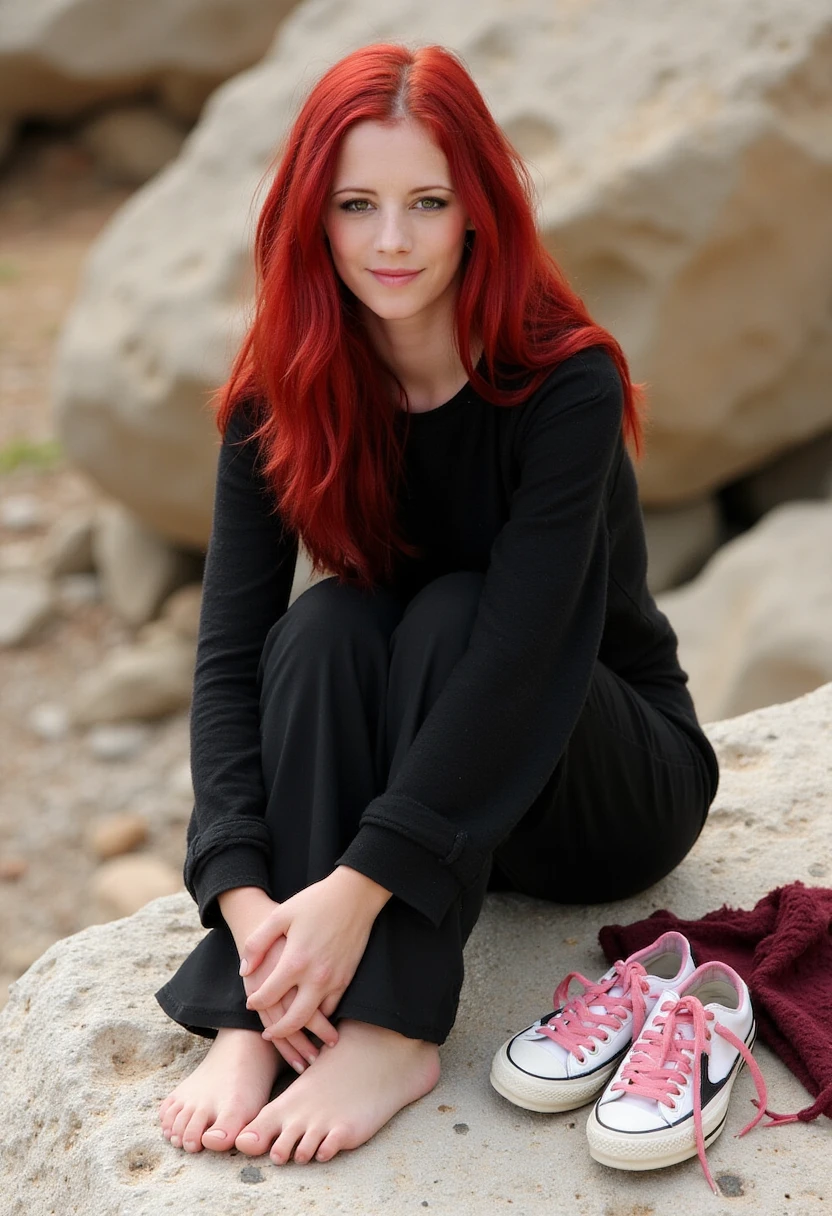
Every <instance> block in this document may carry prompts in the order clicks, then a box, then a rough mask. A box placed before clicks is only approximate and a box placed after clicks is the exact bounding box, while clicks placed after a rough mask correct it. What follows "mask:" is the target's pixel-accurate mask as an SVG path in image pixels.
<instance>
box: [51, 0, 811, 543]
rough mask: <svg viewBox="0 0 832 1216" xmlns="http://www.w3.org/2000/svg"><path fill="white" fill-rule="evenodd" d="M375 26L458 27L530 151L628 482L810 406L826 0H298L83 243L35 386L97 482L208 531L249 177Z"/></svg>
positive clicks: (678, 481) (544, 222) (409, 34)
mask: <svg viewBox="0 0 832 1216" xmlns="http://www.w3.org/2000/svg"><path fill="white" fill-rule="evenodd" d="M385 38H387V39H395V40H403V41H408V40H411V41H420V42H425V41H437V42H441V43H445V44H447V45H449V46H452V47H454V48H455V49H457V50H458V51H459V52H460V53H461V54H462V55H463V56H464V58H465V60H466V61H467V63H468V65H469V66H470V69H471V71H472V72H473V74H474V76H475V78H476V79H477V81H478V82H479V84H480V85H481V87H482V89H483V91H484V93H485V96H486V97H487V98H488V101H489V104H490V105H491V107H492V109H493V112H494V114H495V116H496V118H497V120H498V121H499V122H500V123H501V124H502V125H503V127H504V128H505V130H506V132H507V133H508V135H509V137H510V138H511V139H512V140H513V141H514V143H515V144H516V145H517V147H518V149H519V150H520V152H521V153H522V154H523V155H524V156H525V157H526V158H527V160H528V161H529V162H530V164H531V165H532V168H533V171H534V174H535V175H536V178H537V180H538V182H539V185H540V187H541V193H542V196H543V205H542V208H541V212H540V221H541V227H542V231H543V234H544V238H545V240H546V242H547V245H548V246H550V247H551V248H552V249H553V250H554V251H555V253H556V254H557V256H558V257H559V259H560V260H561V261H562V263H563V265H564V267H565V269H566V271H567V273H568V274H569V275H570V276H571V278H572V280H573V281H574V283H575V286H576V287H577V288H578V290H579V291H580V292H581V294H582V295H583V296H584V297H585V299H586V301H587V303H588V305H589V306H590V307H591V308H592V309H593V310H594V312H595V313H596V315H597V316H598V319H599V320H600V321H601V322H603V323H604V324H607V325H609V326H610V327H611V328H612V329H613V331H614V332H615V333H616V335H617V336H618V337H619V338H620V339H621V341H622V342H623V345H624V347H625V349H626V350H627V353H628V354H629V356H630V358H631V361H632V366H633V371H634V374H635V376H636V378H637V379H640V380H645V381H646V382H647V383H648V384H649V386H650V395H651V401H652V411H651V417H652V425H651V433H650V444H649V453H648V456H647V458H646V460H645V463H644V465H643V466H642V469H641V472H640V479H641V486H642V493H643V496H644V500H645V502H649V503H650V504H652V505H657V504H671V503H675V502H683V501H686V500H689V499H691V498H693V497H696V496H697V495H699V494H702V493H704V492H706V491H707V490H709V489H711V488H713V487H714V486H717V485H720V484H723V483H725V482H727V481H729V480H731V479H732V478H733V477H735V476H737V475H739V474H740V473H741V472H742V471H744V470H747V469H750V468H754V467H757V466H759V465H760V464H761V462H762V461H764V460H766V459H767V458H769V457H770V456H771V455H773V454H776V453H777V452H778V451H779V450H780V449H782V448H783V447H785V446H787V445H790V444H794V443H797V442H799V441H801V440H803V439H805V438H807V437H809V436H811V435H812V434H816V433H818V432H820V431H821V430H823V429H826V428H828V426H829V424H830V420H831V419H832V402H831V401H830V396H829V393H828V384H829V382H830V379H832V319H830V313H829V309H828V306H827V301H828V284H829V280H830V274H832V227H830V225H829V223H828V215H829V213H830V210H832V139H830V136H829V131H830V130H832V121H830V113H832V84H830V81H832V49H830V48H832V12H830V8H829V5H828V3H826V0H793V2H792V3H790V4H789V5H788V6H784V5H783V4H782V3H780V0H757V3H755V4H753V5H750V4H737V5H725V4H723V3H721V2H720V0H701V2H700V3H699V4H698V5H696V6H691V5H685V4H682V3H674V4H668V3H666V2H665V0H637V2H634V3H631V4H628V5H626V6H622V5H621V4H620V3H618V0H587V2H585V3H582V4H574V3H570V4H564V5H541V3H540V0H482V3H480V4H478V5H477V6H476V13H472V12H471V10H470V9H467V8H463V7H460V6H458V5H449V4H448V3H446V0H418V2H417V0H395V2H394V3H392V4H389V5H385V6H383V8H378V6H375V5H364V4H362V5H351V4H350V5H345V4H343V3H341V2H340V0H306V2H305V3H304V4H302V5H301V6H300V7H299V8H297V9H296V10H295V11H294V12H293V13H292V14H291V15H290V16H289V17H287V19H286V20H285V22H284V23H283V25H282V26H281V28H280V31H279V34H278V36H277V38H276V39H275V42H274V45H273V49H272V50H271V51H270V53H269V54H268V55H267V56H266V58H265V59H264V61H263V62H262V63H261V64H258V65H257V66H256V67H255V68H253V69H251V70H249V71H248V72H245V73H242V74H241V75H240V76H239V77H238V78H236V79H235V80H233V81H229V82H227V83H226V84H225V85H224V86H223V87H222V88H221V89H219V90H217V92H216V93H215V94H214V95H213V96H212V97H211V100H210V103H209V104H208V105H207V106H206V108H205V110H204V112H203V117H202V118H201V120H200V123H199V124H198V126H197V128H196V129H195V130H194V132H193V133H192V135H191V137H190V138H189V139H188V141H187V143H186V145H185V147H184V149H183V152H182V155H181V156H180V157H179V158H178V159H177V160H176V162H175V163H174V164H173V165H171V166H170V167H169V168H168V169H167V170H166V171H165V172H164V173H162V174H160V175H159V176H158V177H156V178H155V179H154V180H153V181H152V182H150V183H148V185H147V186H146V187H144V189H142V190H140V191H139V192H138V193H137V194H135V195H134V196H133V197H132V198H131V199H130V201H129V202H128V203H127V204H126V205H125V206H124V207H123V208H122V210H121V211H120V212H119V214H118V215H117V216H115V217H114V219H113V222H112V223H111V224H110V225H109V226H108V228H107V230H106V231H105V232H104V233H103V234H102V236H101V237H100V238H99V240H98V241H97V242H96V245H95V246H94V248H93V250H92V253H91V256H90V258H89V261H88V263H87V267H86V274H85V276H84V282H83V286H82V289H81V291H80V293H79V296H78V298H77V301H76V304H75V306H74V308H73V310H72V312H71V314H70V316H69V318H68V321H67V324H66V326H65V329H64V331H63V333H62V336H61V341H60V349H59V352H58V357H57V362H56V375H55V398H56V405H57V418H58V425H59V430H60V434H61V439H62V442H63V443H64V445H65V447H66V449H67V451H68V452H69V453H70V454H71V455H72V456H73V458H74V459H75V460H77V461H78V462H79V463H80V464H81V465H82V466H83V467H84V468H85V469H86V470H87V471H88V472H89V473H90V474H91V475H92V476H93V477H94V478H95V480H96V481H97V482H98V483H99V484H100V485H101V486H103V487H104V488H105V489H106V490H107V491H108V492H109V493H111V494H112V495H113V496H115V497H120V498H122V499H123V501H124V502H126V503H127V504H129V505H130V506H131V508H132V509H133V510H134V511H136V512H137V514H139V515H140V516H142V518H144V519H145V520H147V521H148V522H149V523H150V524H152V525H153V526H154V527H155V528H157V529H158V530H159V531H160V532H163V533H165V534H166V535H169V536H171V537H173V538H174V539H177V540H180V541H186V542H188V543H193V544H203V543H204V542H205V540H206V539H207V535H208V531H209V525H210V511H211V502H212V491H213V480H214V470H215V464H216V449H217V437H216V433H215V431H214V429H213V426H212V422H211V419H210V415H209V412H208V411H207V409H206V403H207V401H208V398H209V396H210V393H211V390H212V389H213V388H214V387H215V386H216V385H217V384H218V383H220V382H221V381H222V380H223V379H224V377H225V375H226V373H227V371H228V368H229V365H230V359H231V357H232V355H233V352H234V350H235V349H236V346H237V344H238V341H239V339H240V337H241V336H242V333H243V330H244V325H245V320H246V317H247V314H248V310H249V307H250V296H251V289H252V281H253V276H252V265H251V256H250V241H251V237H252V233H253V223H252V218H253V216H254V215H255V214H256V213H257V211H258V210H259V204H260V203H261V202H262V198H263V196H264V194H265V183H264V182H263V177H264V174H266V178H267V180H270V177H269V174H268V173H267V170H268V166H269V164H270V163H271V162H272V160H273V158H274V156H275V152H276V149H277V148H278V146H279V144H280V140H281V138H282V136H283V134H284V132H285V129H286V126H287V124H288V122H289V120H290V118H291V117H292V116H293V115H294V113H295V112H296V109H297V105H298V98H299V96H300V95H301V94H302V93H303V92H304V91H305V90H306V89H307V87H308V86H310V85H311V84H312V83H313V81H314V79H315V78H316V77H317V76H318V75H319V74H320V73H321V72H322V71H323V70H324V69H325V68H326V67H327V66H328V65H329V64H331V63H332V62H334V61H335V60H336V59H338V58H339V57H340V56H342V55H343V54H344V53H345V52H347V51H348V50H350V49H351V48H353V47H355V46H358V45H360V44H363V43H367V42H369V41H374V40H379V39H385ZM304 65H308V66H304ZM771 283H776V284H777V290H776V291H772V290H770V289H769V287H768V286H767V285H768V284H771Z"/></svg>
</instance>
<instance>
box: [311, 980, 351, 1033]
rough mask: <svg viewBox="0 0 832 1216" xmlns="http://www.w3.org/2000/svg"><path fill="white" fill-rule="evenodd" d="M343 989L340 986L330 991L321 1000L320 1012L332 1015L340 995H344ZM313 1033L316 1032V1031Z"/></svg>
mask: <svg viewBox="0 0 832 1216" xmlns="http://www.w3.org/2000/svg"><path fill="white" fill-rule="evenodd" d="M345 991H346V989H344V988H341V989H339V990H338V991H337V992H331V993H330V994H329V996H328V997H325V998H324V1000H323V1001H321V1013H322V1014H323V1015H324V1017H327V1018H331V1017H332V1015H333V1013H334V1012H335V1010H336V1009H337V1008H338V1006H339V1004H340V1002H341V997H342V996H343V995H344V992H345ZM311 1029H312V1027H311V1026H310V1030H311ZM315 1033H316V1034H317V1031H316V1032H315ZM320 1037H321V1036H320V1035H318V1038H320Z"/></svg>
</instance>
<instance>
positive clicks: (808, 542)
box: [659, 503, 832, 719]
mask: <svg viewBox="0 0 832 1216" xmlns="http://www.w3.org/2000/svg"><path fill="white" fill-rule="evenodd" d="M831 553H832V503H787V504H785V505H784V506H782V507H778V508H777V509H776V510H774V511H771V512H770V513H769V514H768V515H766V516H765V517H764V519H763V520H761V522H760V523H759V524H757V526H756V527H755V528H752V529H750V530H749V531H748V532H745V533H744V534H743V535H742V536H738V537H737V538H736V539H735V540H733V541H730V542H729V543H728V544H727V545H724V546H723V547H722V548H721V549H720V550H719V552H718V553H717V554H716V556H715V557H714V558H713V559H712V560H711V561H710V562H709V563H708V565H707V566H706V567H705V569H704V570H703V571H702V573H701V574H700V575H699V577H698V578H696V579H694V580H693V582H691V583H688V584H687V585H686V586H685V587H679V588H677V589H676V590H675V591H668V592H665V594H664V595H662V596H660V597H659V607H660V608H661V609H662V610H663V611H664V612H665V613H666V614H667V616H668V617H669V618H670V623H671V624H672V625H673V627H674V629H675V630H676V633H677V634H678V637H679V657H680V659H681V662H682V666H683V667H684V669H685V670H686V671H687V672H688V675H689V677H690V689H691V693H692V694H693V699H694V702H695V703H696V706H697V709H698V711H699V716H700V718H705V719H708V718H717V717H720V718H721V717H727V716H728V715H731V714H738V713H745V712H746V711H748V710H751V709H757V708H758V707H760V706H762V705H771V704H774V703H776V702H779V701H782V700H784V699H786V698H791V697H797V696H799V695H800V694H801V693H805V692H808V691H810V690H811V689H813V688H817V687H818V685H820V684H825V683H826V682H827V681H828V680H832V629H830V621H832V562H830V558H829V555H830V554H831Z"/></svg>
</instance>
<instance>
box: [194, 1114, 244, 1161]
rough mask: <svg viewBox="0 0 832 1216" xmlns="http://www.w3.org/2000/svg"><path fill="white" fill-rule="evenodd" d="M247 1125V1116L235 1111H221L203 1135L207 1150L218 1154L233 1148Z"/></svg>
mask: <svg viewBox="0 0 832 1216" xmlns="http://www.w3.org/2000/svg"><path fill="white" fill-rule="evenodd" d="M244 1125H245V1116H244V1115H243V1114H241V1113H240V1112H237V1111H233V1110H220V1112H219V1114H218V1115H217V1117H216V1119H215V1120H214V1122H213V1123H211V1124H210V1125H209V1126H208V1127H206V1129H205V1131H204V1132H203V1133H202V1143H203V1145H204V1146H205V1148H212V1149H214V1150H216V1151H218V1152H221V1151H222V1150H223V1149H228V1148H231V1147H232V1146H233V1144H234V1141H235V1140H236V1139H237V1137H238V1136H239V1134H240V1132H241V1131H242V1130H243V1127H244Z"/></svg>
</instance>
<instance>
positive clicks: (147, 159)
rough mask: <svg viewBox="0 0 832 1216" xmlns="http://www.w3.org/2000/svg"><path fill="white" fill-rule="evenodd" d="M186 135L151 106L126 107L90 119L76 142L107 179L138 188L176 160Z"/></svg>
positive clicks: (180, 128) (118, 107) (119, 107)
mask: <svg viewBox="0 0 832 1216" xmlns="http://www.w3.org/2000/svg"><path fill="white" fill-rule="evenodd" d="M186 133H187V132H186V131H185V130H184V129H183V128H182V126H181V125H180V124H178V123H175V122H173V121H172V119H170V118H168V117H167V115H165V114H163V113H161V112H160V111H159V110H158V109H155V108H154V107H153V106H148V105H125V106H113V108H112V109H110V110H107V111H105V112H104V113H103V114H98V115H96V117H95V118H92V119H90V120H89V122H87V123H85V124H84V125H83V126H82V127H81V129H80V130H79V132H78V140H79V142H80V143H81V144H82V145H83V147H85V148H86V149H87V151H88V152H90V153H91V155H92V156H93V158H94V160H95V163H96V165H97V166H98V168H99V169H101V170H103V171H104V172H105V173H106V174H107V176H108V177H110V178H112V179H113V180H115V181H117V182H122V183H124V184H125V185H128V186H141V185H143V184H144V183H145V182H146V181H149V180H150V178H151V177H154V176H155V174H157V173H159V172H160V170H162V169H164V167H165V165H168V164H170V162H171V161H172V160H175V159H176V157H177V156H178V155H179V152H180V150H181V148H182V144H183V142H184V140H185V135H186Z"/></svg>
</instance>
